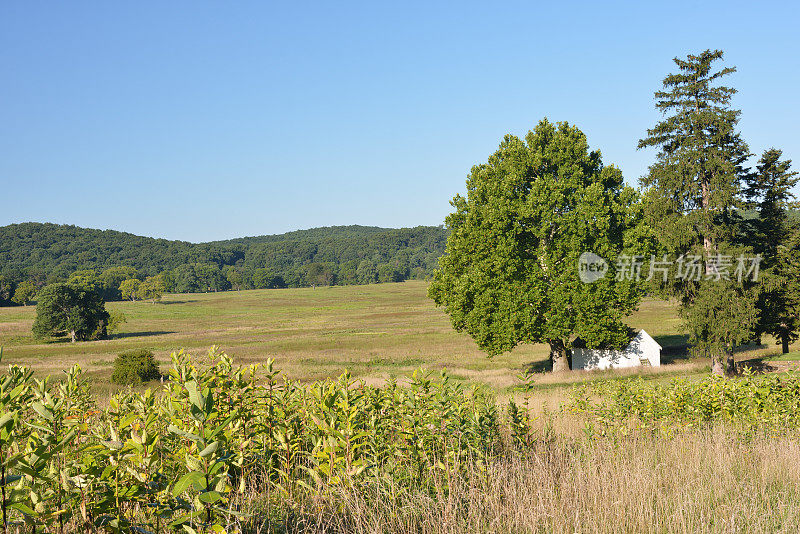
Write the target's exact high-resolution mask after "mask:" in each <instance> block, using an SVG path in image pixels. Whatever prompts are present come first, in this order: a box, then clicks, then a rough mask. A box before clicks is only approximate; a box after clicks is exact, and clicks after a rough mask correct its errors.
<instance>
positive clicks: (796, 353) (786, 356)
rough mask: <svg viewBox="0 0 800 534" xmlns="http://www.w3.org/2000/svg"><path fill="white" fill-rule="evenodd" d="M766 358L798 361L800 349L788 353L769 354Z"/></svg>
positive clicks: (776, 360) (772, 360) (775, 360)
mask: <svg viewBox="0 0 800 534" xmlns="http://www.w3.org/2000/svg"><path fill="white" fill-rule="evenodd" d="M765 360H768V361H771V362H796V361H798V360H800V350H796V351H793V352H789V353H787V354H778V355H776V356H769V357H767V358H765Z"/></svg>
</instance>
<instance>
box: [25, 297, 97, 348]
mask: <svg viewBox="0 0 800 534" xmlns="http://www.w3.org/2000/svg"><path fill="white" fill-rule="evenodd" d="M108 320H109V314H108V312H107V311H106V308H105V303H104V302H103V299H102V298H100V295H99V294H98V293H97V291H95V290H93V289H90V288H85V287H80V286H75V285H72V284H64V283H57V284H51V285H49V286H46V287H44V288H43V289H42V290H41V291H40V292H39V294H38V296H37V303H36V319H35V320H34V322H33V333H34V335H35V336H37V337H49V336H63V335H68V336H69V337H70V339H71V341H73V342H75V341H84V340H87V339H100V338H103V337H105V335H106V328H107V326H108Z"/></svg>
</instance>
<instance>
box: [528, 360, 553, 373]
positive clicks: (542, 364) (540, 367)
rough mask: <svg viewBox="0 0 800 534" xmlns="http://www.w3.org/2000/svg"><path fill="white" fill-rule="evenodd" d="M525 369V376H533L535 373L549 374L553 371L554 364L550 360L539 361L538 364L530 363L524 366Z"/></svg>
mask: <svg viewBox="0 0 800 534" xmlns="http://www.w3.org/2000/svg"><path fill="white" fill-rule="evenodd" d="M522 368H523V369H525V374H528V375H532V374H535V373H549V372H550V371H552V370H553V362H551V361H550V358H548V359H546V360H539V361H536V362H528V363H526V364H524V365H523V366H522Z"/></svg>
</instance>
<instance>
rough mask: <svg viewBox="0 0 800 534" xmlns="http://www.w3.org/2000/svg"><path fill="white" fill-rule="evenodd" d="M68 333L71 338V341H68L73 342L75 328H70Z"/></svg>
mask: <svg viewBox="0 0 800 534" xmlns="http://www.w3.org/2000/svg"><path fill="white" fill-rule="evenodd" d="M69 335H70V337H71V338H72V341H70V343H75V330H70V332H69Z"/></svg>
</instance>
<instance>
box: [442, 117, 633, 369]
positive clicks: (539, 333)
mask: <svg viewBox="0 0 800 534" xmlns="http://www.w3.org/2000/svg"><path fill="white" fill-rule="evenodd" d="M636 201H637V195H636V192H635V191H634V190H633V189H631V188H629V187H626V186H625V185H624V184H623V181H622V173H621V172H620V170H619V169H617V168H616V167H613V166H609V167H606V166H604V165H603V163H602V161H601V157H600V153H599V152H596V151H595V152H590V151H589V146H588V143H587V140H586V136H585V135H584V134H583V133H582V132H581V131H580V130H579V129H578V128H576V127H574V126H570V125H569V124H567V123H558V124H552V123H550V122H548V121H547V120H546V119H545V120H542V121H541V122H540V123H539V124H538V125H537V126H536V128H535V129H534V130H533V131H531V132H529V133H528V135H527V136H526V137H525V139H524V140H522V139H519V138H517V137H515V136H512V135H507V136H506V137H505V139H504V140H503V142H502V143H501V144H500V148H499V149H498V150H497V152H495V153H494V154H493V155H492V156H490V157H489V161H488V162H487V163H484V164H481V165H476V166H475V167H473V168H472V171H471V173H470V175H469V177H468V179H467V197H466V198H463V197H461V196H460V195H459V196H456V197H455V198H454V199H453V201H452V205H453V206H454V207H455V212H454V213H452V214H450V215H449V216H448V217H447V226H448V227H449V229H450V236H449V237H448V240H447V252H446V254H445V255H444V256H442V258H441V259H440V260H439V268H438V269H437V270H436V271H435V273H434V277H433V282H432V283H431V286H430V289H429V293H428V294H429V296H430V297H431V298H432V299H433V300H434V301H435V302H436V303H437V304H438V305H440V306H444V308H445V311H446V312H447V313H448V314H449V315H450V318H451V320H452V323H453V326H454V327H455V329H456V330H458V331H465V332H467V333H469V334H470V336H472V338H473V339H474V340H475V341H476V342H477V344H478V346H479V347H481V349H483V350H485V351H486V352H488V353H489V354H490V355H494V354H500V353H502V352H505V351H508V350H511V349H512V348H513V347H514V346H516V345H517V344H518V343H547V344H549V346H550V356H551V360H552V363H553V370H554V371H562V370H568V369H569V361H568V358H569V347H570V344H571V339H572V338H573V337H574V336H580V337H581V338H582V339H583V340H584V341H585V342H586V344H587V346H589V347H597V346H619V345H622V344H624V343H626V342H627V341H628V327H627V326H626V325H625V323H624V322H623V321H622V318H623V317H624V316H625V315H626V314H628V313H630V311H632V310H633V309H634V307H635V306H636V304H637V302H638V299H639V294H638V290H637V287H636V285H635V284H634V283H633V282H632V281H630V280H616V277H615V276H614V275H613V273H609V274H607V275H606V276H605V277H603V278H601V279H600V280H597V281H595V282H593V283H583V282H582V281H581V280H580V277H579V272H578V262H579V257H580V256H581V254H582V253H583V252H593V253H595V254H597V255H599V256H601V257H603V258H608V259H613V258H616V257H617V256H618V255H619V254H620V253H622V252H623V250H624V248H625V240H626V234H627V233H628V231H629V230H631V229H632V228H633V226H634V224H633V213H634V211H633V210H632V209H631V207H632V206H633V205H634V204H635V203H636Z"/></svg>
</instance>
